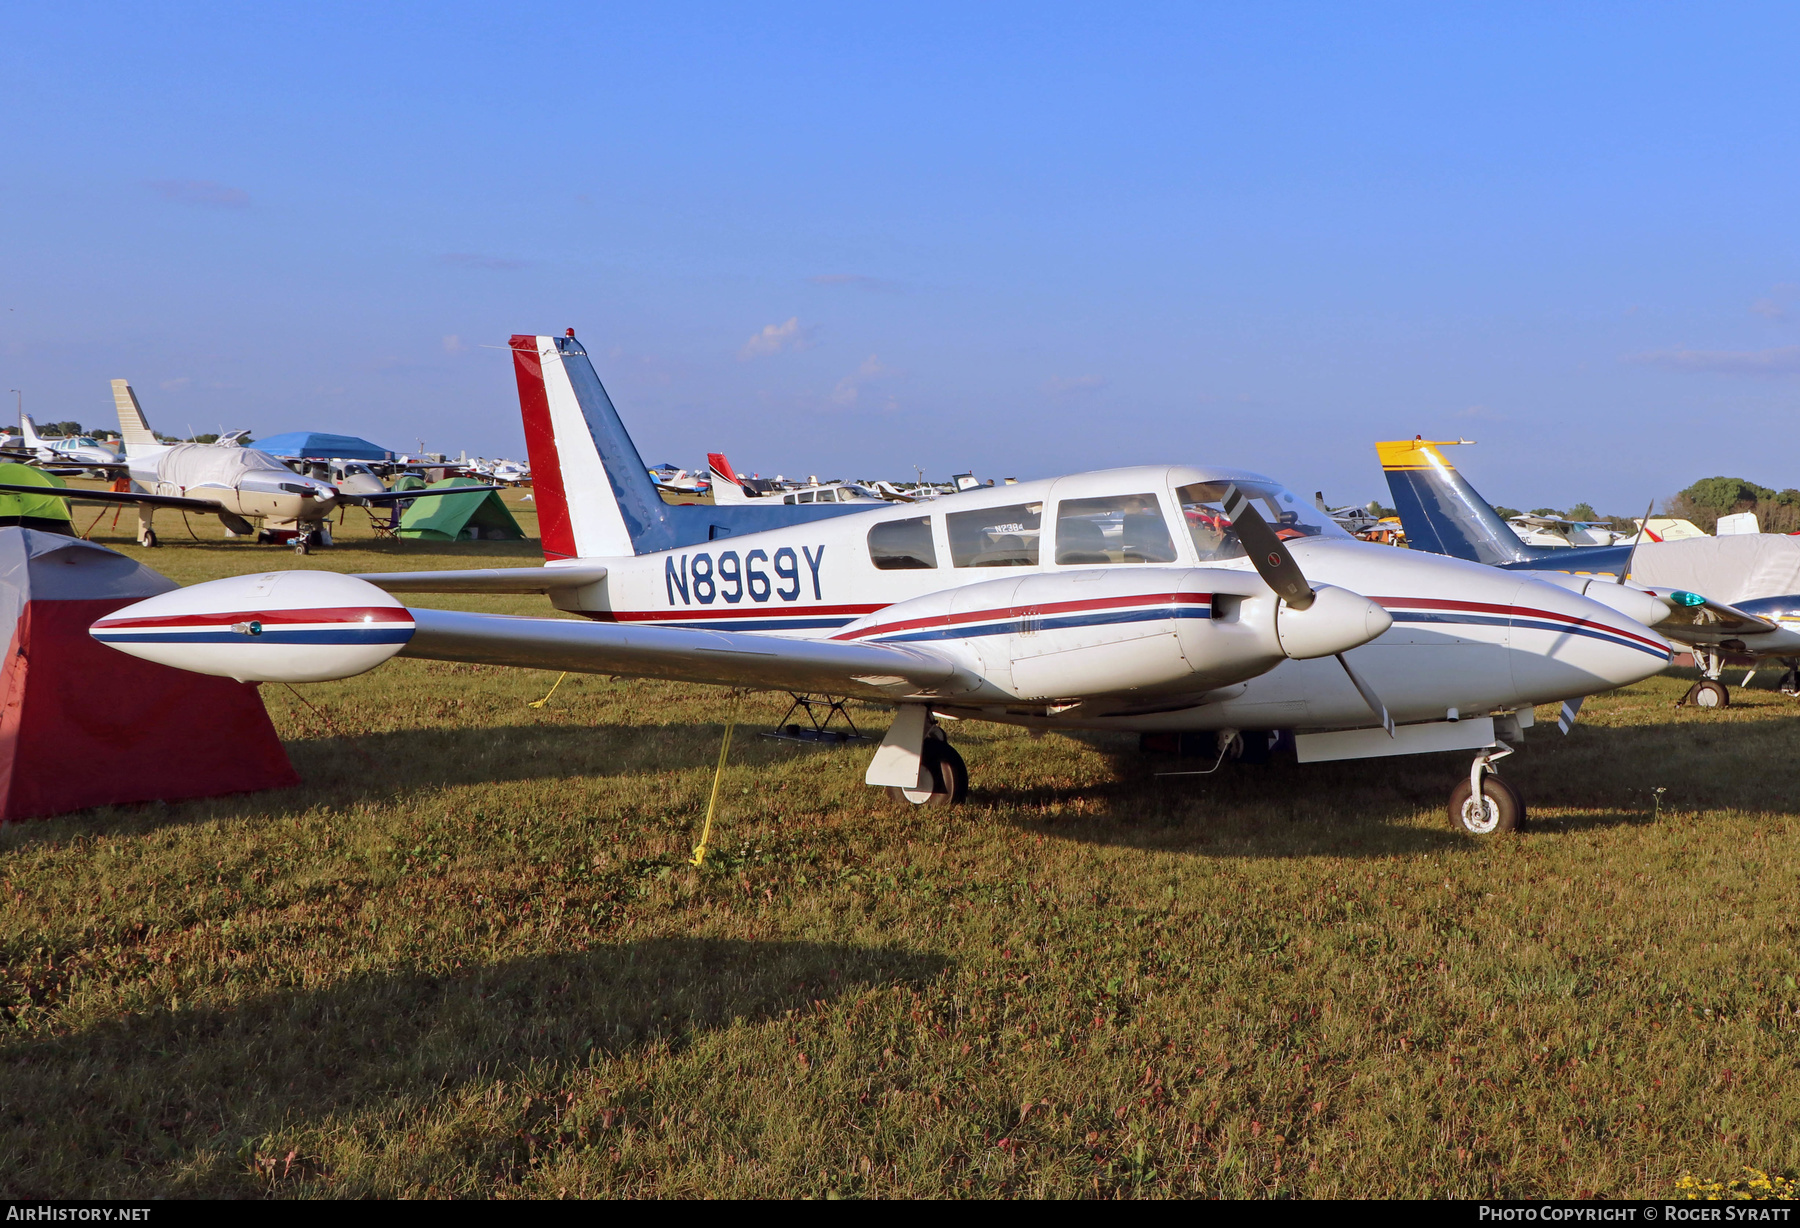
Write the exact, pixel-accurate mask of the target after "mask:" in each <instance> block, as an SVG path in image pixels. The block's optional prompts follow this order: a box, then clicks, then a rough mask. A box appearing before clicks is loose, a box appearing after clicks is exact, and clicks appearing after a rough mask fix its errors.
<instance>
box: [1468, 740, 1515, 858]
mask: <svg viewBox="0 0 1800 1228" xmlns="http://www.w3.org/2000/svg"><path fill="white" fill-rule="evenodd" d="M1512 753H1513V748H1512V747H1510V746H1508V745H1507V744H1506V743H1504V742H1500V743H1498V744H1497V745H1496V746H1495V747H1494V748H1493V749H1491V750H1484V751H1482V752H1481V753H1480V754H1479V755H1476V756H1475V762H1474V763H1472V764H1470V765H1469V775H1468V777H1467V778H1466V779H1463V780H1460V781H1458V782H1457V784H1456V788H1454V789H1452V790H1450V825H1451V826H1452V827H1455V828H1457V829H1458V830H1460V831H1464V832H1467V833H1468V834H1469V835H1471V836H1493V835H1499V834H1500V833H1502V832H1510V831H1518V830H1519V829H1520V828H1521V827H1523V826H1524V825H1525V802H1524V799H1522V798H1521V797H1520V796H1519V791H1518V790H1517V789H1515V788H1513V787H1512V786H1511V785H1509V784H1507V783H1506V782H1505V781H1504V780H1501V779H1500V776H1499V774H1498V773H1499V769H1498V768H1496V767H1495V766H1494V761H1495V760H1496V759H1504V758H1505V757H1506V756H1508V755H1510V754H1512Z"/></svg>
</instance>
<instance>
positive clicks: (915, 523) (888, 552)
mask: <svg viewBox="0 0 1800 1228" xmlns="http://www.w3.org/2000/svg"><path fill="white" fill-rule="evenodd" d="M869 560H870V561H871V562H872V563H874V564H875V566H876V567H877V568H878V569H880V570H881V571H916V570H924V569H926V568H931V567H936V566H937V547H936V546H934V545H933V544H932V541H931V517H929V516H914V517H912V518H911V519H909V520H889V521H886V522H884V523H882V524H878V525H876V526H875V527H874V528H872V529H870V530H869Z"/></svg>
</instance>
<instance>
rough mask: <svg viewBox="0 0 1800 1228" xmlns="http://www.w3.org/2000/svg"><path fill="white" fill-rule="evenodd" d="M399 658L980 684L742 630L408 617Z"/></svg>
mask: <svg viewBox="0 0 1800 1228" xmlns="http://www.w3.org/2000/svg"><path fill="white" fill-rule="evenodd" d="M409 613H410V614H411V616H412V619H413V627H414V629H413V634H412V637H411V638H410V639H409V640H408V641H407V642H406V646H405V647H403V648H402V649H401V650H400V654H399V655H401V656H403V657H424V658H426V659H428V660H433V661H472V662H476V663H479V664H482V665H511V666H516V667H521V668H525V669H557V670H568V671H570V672H571V673H586V674H628V675H632V676H635V677H641V678H668V679H672V680H674V681H679V682H703V683H713V684H716V685H721V686H746V687H757V688H761V689H767V690H777V691H829V692H831V693H833V694H837V695H858V696H861V697H863V698H867V699H877V700H889V701H891V700H894V699H897V698H902V697H907V696H936V695H952V694H960V693H962V692H964V691H969V690H973V689H974V688H975V687H977V686H978V685H980V680H979V679H977V678H976V677H975V676H974V675H972V674H969V673H967V672H966V671H964V670H963V669H962V668H961V667H959V666H958V665H957V664H956V663H955V662H954V661H951V660H950V659H949V658H948V657H944V656H940V655H938V654H937V653H934V652H931V651H929V650H926V649H919V648H914V647H911V646H906V647H901V646H898V645H891V644H852V643H844V642H840V641H836V640H787V639H780V638H777V637H774V636H766V635H751V634H748V633H746V632H742V631H692V630H687V629H684V628H679V627H626V626H621V625H619V624H617V623H590V622H577V621H575V620H573V619H566V618H517V617H512V616H509V615H504V614H467V613H463V612H461V611H457V610H417V609H415V610H411V611H409Z"/></svg>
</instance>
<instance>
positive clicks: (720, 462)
mask: <svg viewBox="0 0 1800 1228" xmlns="http://www.w3.org/2000/svg"><path fill="white" fill-rule="evenodd" d="M706 467H707V468H708V469H710V470H711V471H712V472H711V475H710V476H711V478H712V500H713V502H714V503H717V504H737V503H748V502H750V496H749V495H748V494H747V493H745V491H744V486H743V483H741V482H739V481H738V476H737V471H736V470H734V469H732V467H731V462H730V461H728V460H726V459H725V454H724V453H723V452H708V453H707V454H706Z"/></svg>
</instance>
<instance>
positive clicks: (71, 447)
mask: <svg viewBox="0 0 1800 1228" xmlns="http://www.w3.org/2000/svg"><path fill="white" fill-rule="evenodd" d="M19 435H20V438H21V441H22V443H21V450H23V451H27V452H30V453H32V454H33V455H34V456H35V457H36V458H37V460H38V462H39V463H40V464H45V465H70V466H74V467H76V468H83V467H87V466H93V467H96V468H99V469H105V468H106V467H108V466H110V465H115V464H117V463H118V460H119V454H118V453H117V452H115V451H113V450H112V449H111V448H109V447H107V446H106V445H105V444H103V443H101V442H100V441H99V440H98V439H95V438H94V437H93V436H91V435H64V436H58V437H55V438H48V439H47V438H45V437H44V436H42V435H40V434H38V429H37V423H35V422H33V421H32V420H31V415H30V414H23V413H22V414H20V415H19Z"/></svg>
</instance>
